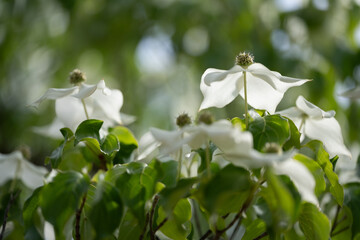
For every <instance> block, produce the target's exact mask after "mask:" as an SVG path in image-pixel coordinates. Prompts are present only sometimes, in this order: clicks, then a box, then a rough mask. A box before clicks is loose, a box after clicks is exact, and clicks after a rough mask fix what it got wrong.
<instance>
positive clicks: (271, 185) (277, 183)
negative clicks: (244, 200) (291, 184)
mask: <svg viewBox="0 0 360 240" xmlns="http://www.w3.org/2000/svg"><path fill="white" fill-rule="evenodd" d="M265 176H266V182H267V187H264V186H262V187H261V191H260V195H261V196H262V197H263V199H264V200H265V201H266V203H267V206H268V208H269V210H270V211H271V216H272V219H273V221H272V222H273V223H274V224H275V225H274V226H273V227H275V231H280V230H284V228H285V227H286V226H289V225H292V223H293V222H294V220H295V214H296V205H295V201H294V199H293V196H292V194H291V192H290V191H289V190H288V189H287V187H286V186H285V184H284V183H283V182H282V181H281V179H280V178H279V177H278V176H276V175H274V174H273V173H272V172H270V171H269V170H268V171H266V173H265Z"/></svg>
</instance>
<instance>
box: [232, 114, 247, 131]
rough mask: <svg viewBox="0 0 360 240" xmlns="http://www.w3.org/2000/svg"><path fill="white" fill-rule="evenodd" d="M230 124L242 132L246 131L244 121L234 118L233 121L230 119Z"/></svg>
mask: <svg viewBox="0 0 360 240" xmlns="http://www.w3.org/2000/svg"><path fill="white" fill-rule="evenodd" d="M231 123H232V125H234V126H237V127H239V128H240V129H242V130H246V123H245V120H244V119H241V118H238V117H234V118H233V119H231Z"/></svg>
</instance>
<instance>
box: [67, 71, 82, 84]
mask: <svg viewBox="0 0 360 240" xmlns="http://www.w3.org/2000/svg"><path fill="white" fill-rule="evenodd" d="M69 80H70V83H71V84H74V85H79V84H80V83H82V82H85V81H86V76H85V73H83V72H81V71H80V70H79V69H74V71H72V72H71V73H70V76H69Z"/></svg>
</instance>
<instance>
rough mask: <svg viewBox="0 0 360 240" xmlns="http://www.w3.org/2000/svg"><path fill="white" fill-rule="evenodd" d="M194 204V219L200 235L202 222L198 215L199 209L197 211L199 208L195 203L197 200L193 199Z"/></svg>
mask: <svg viewBox="0 0 360 240" xmlns="http://www.w3.org/2000/svg"><path fill="white" fill-rule="evenodd" d="M192 203H193V204H192V206H193V209H194V220H195V227H196V229H197V232H198V235H199V236H201V235H202V233H201V232H202V230H201V224H200V219H199V215H198V211H197V208H196V204H195V200H194V199H192Z"/></svg>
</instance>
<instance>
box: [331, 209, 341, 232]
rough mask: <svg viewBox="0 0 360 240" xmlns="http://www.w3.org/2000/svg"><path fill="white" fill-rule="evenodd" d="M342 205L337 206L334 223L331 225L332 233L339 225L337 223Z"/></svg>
mask: <svg viewBox="0 0 360 240" xmlns="http://www.w3.org/2000/svg"><path fill="white" fill-rule="evenodd" d="M340 208H341V207H340V205H337V208H336V214H335V218H334V223H333V225H332V227H331V233H332V232H333V231H334V230H335V228H336V226H337V225H338V223H337V219H338V217H339V213H340Z"/></svg>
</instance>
